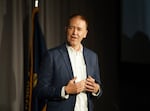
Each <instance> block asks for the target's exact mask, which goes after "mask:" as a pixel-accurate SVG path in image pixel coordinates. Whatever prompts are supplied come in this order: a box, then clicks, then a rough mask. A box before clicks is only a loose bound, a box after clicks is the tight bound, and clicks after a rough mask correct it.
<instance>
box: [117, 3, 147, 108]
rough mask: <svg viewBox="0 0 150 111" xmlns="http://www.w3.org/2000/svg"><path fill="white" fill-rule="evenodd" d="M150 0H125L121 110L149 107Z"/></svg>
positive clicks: (121, 67)
mask: <svg viewBox="0 0 150 111" xmlns="http://www.w3.org/2000/svg"><path fill="white" fill-rule="evenodd" d="M149 5H150V1H149V0H122V3H121V24H120V26H121V39H120V40H121V42H120V43H121V44H120V46H121V48H120V49H121V50H120V54H121V55H120V73H119V76H120V92H121V93H120V95H121V96H120V100H121V110H122V111H130V110H131V111H136V110H142V111H144V110H147V109H149V105H150V102H149V99H150V95H149V85H148V84H149V82H148V81H149V74H150V70H149V67H150V21H149V20H150V14H149V12H150V8H149Z"/></svg>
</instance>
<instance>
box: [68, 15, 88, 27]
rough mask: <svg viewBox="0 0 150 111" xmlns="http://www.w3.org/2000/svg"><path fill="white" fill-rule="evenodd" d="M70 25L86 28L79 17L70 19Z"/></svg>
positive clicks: (83, 21)
mask: <svg viewBox="0 0 150 111" xmlns="http://www.w3.org/2000/svg"><path fill="white" fill-rule="evenodd" d="M69 24H70V25H84V26H86V21H85V20H83V19H82V18H81V17H80V16H76V17H73V18H71V19H70V21H69Z"/></svg>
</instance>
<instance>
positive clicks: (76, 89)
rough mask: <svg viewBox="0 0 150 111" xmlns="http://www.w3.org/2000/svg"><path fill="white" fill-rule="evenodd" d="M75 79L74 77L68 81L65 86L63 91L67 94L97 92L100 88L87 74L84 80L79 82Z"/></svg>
mask: <svg viewBox="0 0 150 111" xmlns="http://www.w3.org/2000/svg"><path fill="white" fill-rule="evenodd" d="M76 79H77V77H74V78H73V79H72V80H70V81H69V82H68V84H67V86H65V91H66V93H67V94H78V93H80V92H85V91H88V92H92V93H97V92H98V90H99V89H100V86H99V85H98V84H97V83H96V82H95V79H93V78H92V77H91V76H88V78H87V79H86V80H81V81H79V82H76V81H75V80H76Z"/></svg>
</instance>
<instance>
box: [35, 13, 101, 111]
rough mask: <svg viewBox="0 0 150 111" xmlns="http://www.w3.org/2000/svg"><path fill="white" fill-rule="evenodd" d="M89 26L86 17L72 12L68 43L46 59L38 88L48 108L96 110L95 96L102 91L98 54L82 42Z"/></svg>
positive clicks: (49, 54)
mask: <svg viewBox="0 0 150 111" xmlns="http://www.w3.org/2000/svg"><path fill="white" fill-rule="evenodd" d="M87 28H88V22H87V19H86V18H85V17H84V16H82V15H79V14H75V15H72V16H71V17H70V18H69V21H68V24H67V26H66V37H67V38H66V42H65V43H64V44H62V45H60V46H58V47H55V48H52V49H49V50H48V51H47V53H46V54H45V57H44V58H43V61H42V63H41V68H40V72H39V78H38V83H37V86H36V88H35V91H36V96H37V97H38V98H39V99H46V100H47V111H93V103H92V99H93V98H99V97H100V96H101V94H102V89H101V81H100V70H99V64H98V57H97V54H96V53H95V52H93V51H91V50H90V49H87V48H86V47H84V46H83V45H82V43H81V42H82V40H83V39H84V38H86V35H87V33H88V29H87Z"/></svg>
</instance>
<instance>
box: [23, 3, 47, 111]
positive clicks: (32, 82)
mask: <svg viewBox="0 0 150 111" xmlns="http://www.w3.org/2000/svg"><path fill="white" fill-rule="evenodd" d="M36 1H37V0H36ZM38 16H39V8H38V7H34V9H33V11H32V28H31V29H32V32H31V37H30V38H29V39H28V40H29V48H28V68H27V70H28V74H27V75H25V76H24V77H25V81H24V83H25V104H24V110H25V111H46V103H45V101H44V100H38V98H37V97H35V96H34V94H33V92H34V87H35V86H36V83H37V81H38V70H39V67H40V61H41V59H42V56H43V55H44V53H45V51H46V50H47V48H46V43H45V39H44V36H43V33H42V30H41V27H40V24H39V17H38Z"/></svg>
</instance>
